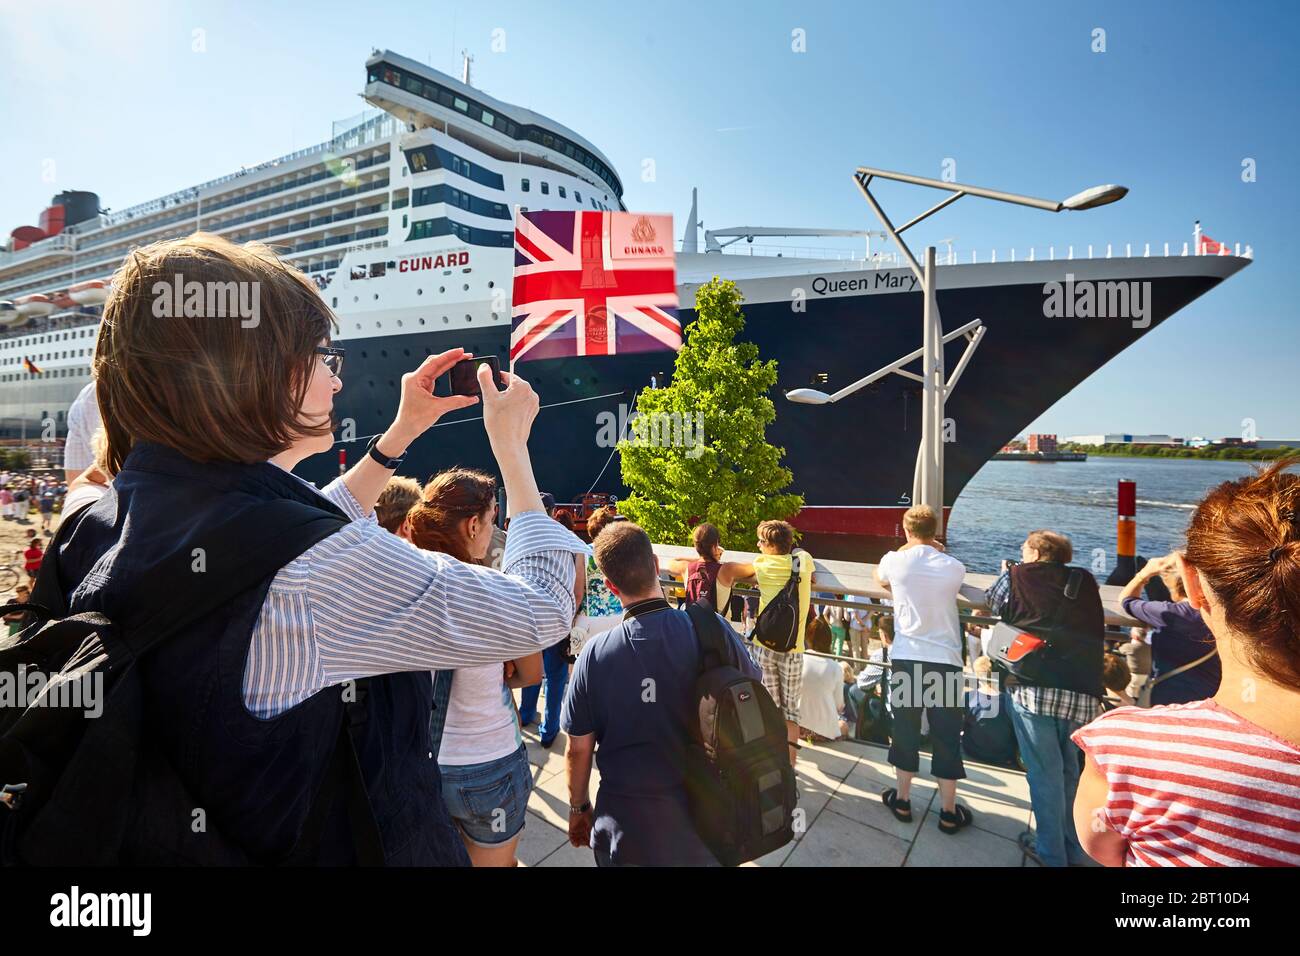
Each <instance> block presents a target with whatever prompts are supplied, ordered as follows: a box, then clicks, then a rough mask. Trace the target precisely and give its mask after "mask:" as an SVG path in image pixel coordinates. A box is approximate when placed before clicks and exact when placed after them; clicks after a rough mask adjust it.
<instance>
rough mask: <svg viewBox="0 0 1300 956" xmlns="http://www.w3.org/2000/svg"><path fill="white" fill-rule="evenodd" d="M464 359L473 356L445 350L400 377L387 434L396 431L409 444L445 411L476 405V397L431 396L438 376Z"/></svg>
mask: <svg viewBox="0 0 1300 956" xmlns="http://www.w3.org/2000/svg"><path fill="white" fill-rule="evenodd" d="M464 358H473V355H472V354H471V353H469V352H466V351H465V350H464V349H448V350H447V351H446V352H439V353H438V354H437V355H430V356H429V357H428V358H426V359H425V360H424V361H423V362H421V363H420V367H419V368H417V369H416V370H415V371H413V372H407V373H406V374H405V375H403V376H402V395H401V400H400V402H399V404H398V406H397V418H396V419H394V421H393V427H392V428H391V429H390V432H396V433H397V434H398V435H400V436H401V437H402V439H403V440H404V441H405V442H407V443H409V442H412V441H414V440H415V439H416V438H419V437H420V436H421V435H423V434H424V433H425V431H427V430H428V429H429V428H431V427H432V426H433V424H434V423H435V422H437V421H438V419H440V418H441V417H442V416H443V415H445V414H447V413H448V412H453V411H455V410H456V409H458V408H469V407H470V406H472V405H477V404H478V398H477V397H475V396H473V395H448V396H445V397H443V396H438V395H434V394H433V385H434V382H435V381H437V378H438V376H439V375H442V374H443V373H444V372H446V371H447V370H448V369H450V368H451V367H452V366H453V365H455V364H456V363H457V362H459V361H460V360H461V359H464Z"/></svg>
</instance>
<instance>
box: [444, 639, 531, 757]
mask: <svg viewBox="0 0 1300 956" xmlns="http://www.w3.org/2000/svg"><path fill="white" fill-rule="evenodd" d="M523 739H524V738H523V736H522V735H521V733H520V731H519V720H518V718H517V717H516V715H515V702H514V698H513V696H512V695H511V693H510V688H509V687H507V686H506V681H505V670H504V667H503V665H501V664H499V663H498V664H480V665H478V666H476V667H458V668H456V676H455V677H453V678H452V680H451V700H450V701H448V703H447V722H446V724H445V725H444V727H443V730H442V745H441V747H439V749H438V763H440V764H447V765H450V766H457V767H463V766H466V765H467V764H474V763H486V762H487V761H489V760H499V759H501V758H502V757H509V756H510V755H511V754H512V753H514V752H515V751H516V750H518V749H519V745H520V744H521V743H522V742H523Z"/></svg>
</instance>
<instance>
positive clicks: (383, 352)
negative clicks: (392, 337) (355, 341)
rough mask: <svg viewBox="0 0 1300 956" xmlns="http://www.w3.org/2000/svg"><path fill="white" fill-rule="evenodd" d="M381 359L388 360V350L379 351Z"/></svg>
mask: <svg viewBox="0 0 1300 956" xmlns="http://www.w3.org/2000/svg"><path fill="white" fill-rule="evenodd" d="M379 357H380V358H388V349H380V350H379Z"/></svg>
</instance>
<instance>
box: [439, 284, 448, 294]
mask: <svg viewBox="0 0 1300 956" xmlns="http://www.w3.org/2000/svg"><path fill="white" fill-rule="evenodd" d="M446 291H447V287H446V286H445V285H440V286H438V292H439V294H441V293H443V292H446Z"/></svg>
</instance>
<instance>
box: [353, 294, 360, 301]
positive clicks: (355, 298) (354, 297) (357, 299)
mask: <svg viewBox="0 0 1300 956" xmlns="http://www.w3.org/2000/svg"><path fill="white" fill-rule="evenodd" d="M352 301H353V302H360V301H361V299H360V298H359V297H358V296H355V295H354V296H353V297H352Z"/></svg>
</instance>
